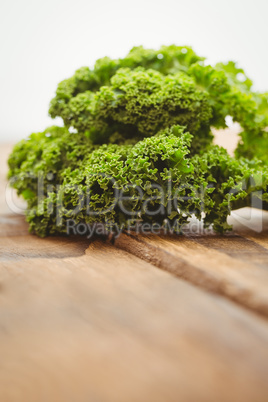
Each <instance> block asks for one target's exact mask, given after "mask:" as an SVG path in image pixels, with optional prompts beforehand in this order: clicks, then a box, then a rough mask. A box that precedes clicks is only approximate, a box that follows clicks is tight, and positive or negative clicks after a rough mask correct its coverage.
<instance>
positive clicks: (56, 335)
mask: <svg viewBox="0 0 268 402" xmlns="http://www.w3.org/2000/svg"><path fill="white" fill-rule="evenodd" d="M10 149H11V147H10V146H3V145H2V147H1V154H0V156H1V160H0V164H1V166H0V175H1V176H0V197H1V199H0V208H1V212H0V228H1V230H0V401H1V402H21V401H23V402H24V401H25V402H26V401H27V402H36V401H38V402H43V401H44V402H47V401H49V402H50V401H52V402H53V401H56V402H61V401H62V402H69V401H70V402H102V401H104V402H106V401H108V402H110V401H112V402H113V401H115V402H121V401H122V402H132V401H141V402H143V401H146V402H147V401H154V402H158V401H161V402H162V401H163V402H169V401H176V402H178V401H179V402H180V401H182V402H184V401H187V402H188V401H193V402H196V401H204V402H207V401H213V402H214V401H217V402H218V401H219V402H220V401H228V402H229V401H243V402H247V401H250V402H258V401H265V402H266V401H267V400H268V291H267V289H268V214H266V213H263V214H262V215H261V212H260V211H257V210H256V211H255V210H251V211H249V210H244V211H242V212H241V219H240V218H239V219H237V218H236V219H235V217H234V218H232V219H233V222H234V224H235V230H234V232H232V233H230V234H228V235H225V236H219V235H215V234H207V235H200V234H199V235H195V236H193V235H192V236H184V237H183V236H168V237H165V236H149V235H148V236H136V235H134V234H123V235H122V236H120V237H119V239H117V240H116V241H115V244H114V245H113V244H111V243H109V242H104V241H101V240H97V239H95V240H88V239H85V238H83V237H79V238H64V237H54V238H51V237H49V238H45V239H40V238H38V237H36V236H33V235H30V234H29V233H28V228H27V224H26V223H25V221H24V217H23V216H22V215H19V214H16V213H14V212H11V211H10V210H9V208H8V206H7V204H6V201H5V186H6V182H5V175H6V157H7V155H8V153H9V152H10ZM250 212H251V220H250V222H251V224H252V222H253V229H252V228H250V227H248V228H247V227H246V226H250V225H246V226H245V224H244V223H243V219H244V221H245V222H248V221H249V220H248V216H249V215H248V214H249V213H250ZM252 216H253V218H252ZM261 222H262V230H261V231H260V232H256V231H255V230H254V223H257V224H260V223H261ZM258 226H259V225H257V227H258Z"/></svg>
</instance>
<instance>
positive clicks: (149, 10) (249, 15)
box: [0, 0, 268, 142]
mask: <svg viewBox="0 0 268 402" xmlns="http://www.w3.org/2000/svg"><path fill="white" fill-rule="evenodd" d="M0 1H1V3H0V31H1V32H0V38H1V39H0V40H1V49H0V57H1V63H0V70H1V71H0V90H1V94H0V95H1V96H0V113H1V125H0V141H2V142H11V141H15V140H18V139H20V138H23V137H25V136H27V135H28V134H29V133H31V132H33V131H42V130H43V129H44V128H45V127H46V126H49V125H51V124H54V123H55V121H53V120H51V119H50V118H49V117H48V113H47V111H48V104H49V101H50V99H51V98H52V97H53V96H54V92H55V89H56V86H57V84H58V82H59V81H61V80H63V79H64V78H67V77H69V76H71V75H72V74H73V73H74V71H75V70H76V69H77V68H79V67H81V66H83V65H89V66H93V64H94V62H95V60H96V59H97V58H99V57H103V56H106V55H107V56H110V57H113V58H115V57H123V56H124V55H125V54H126V53H127V52H128V51H129V50H130V48H131V47H133V46H135V45H141V44H142V45H144V46H145V47H152V48H158V47H159V46H161V45H162V44H164V45H169V44H173V43H175V44H177V45H189V46H192V47H193V48H194V50H195V51H196V52H197V53H198V54H199V55H201V56H206V57H207V58H208V60H209V62H211V63H214V62H217V61H227V60H229V59H231V60H235V61H238V63H239V65H240V66H242V67H243V68H244V69H245V70H246V73H247V74H248V75H249V76H250V77H251V78H252V79H253V80H254V84H255V89H257V90H260V91H265V90H268V71H267V70H268V69H267V67H268V46H267V39H268V1H267V0H255V1H252V0H224V1H217V0H201V1H198V0H184V1H180V0H177V1H176V0H161V1H158V0H154V1H146V0H142V1H141V0H135V1H121V0H115V1H107V0H105V1H104V0H96V1H86V0H42V1H40V0H20V1H19V0H5V1H3V0H0ZM57 123H60V121H57Z"/></svg>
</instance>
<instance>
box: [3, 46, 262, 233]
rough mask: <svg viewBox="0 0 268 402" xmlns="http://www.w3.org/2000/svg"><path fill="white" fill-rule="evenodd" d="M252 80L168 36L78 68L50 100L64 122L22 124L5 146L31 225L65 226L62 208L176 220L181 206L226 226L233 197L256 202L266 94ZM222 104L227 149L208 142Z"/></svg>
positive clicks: (122, 220)
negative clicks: (158, 43) (229, 133)
mask: <svg viewBox="0 0 268 402" xmlns="http://www.w3.org/2000/svg"><path fill="white" fill-rule="evenodd" d="M251 86H252V82H251V81H250V80H249V79H248V78H247V77H246V75H245V73H244V71H243V70H242V69H238V68H237V67H236V65H235V64H234V63H233V62H229V63H227V64H217V65H216V66H215V67H212V66H206V65H205V64H204V58H201V57H199V56H197V55H196V54H195V53H194V51H193V50H192V49H191V48H189V47H177V46H174V45H172V46H163V47H162V48H161V49H160V50H158V51H155V50H150V49H149V50H148V49H144V48H143V47H136V48H133V49H132V50H131V51H130V53H129V54H128V55H127V56H126V57H125V58H123V59H118V60H111V59H109V58H107V57H105V58H103V59H100V60H98V61H97V62H96V64H95V67H94V68H93V69H89V68H87V67H83V68H81V69H79V70H77V71H76V73H75V74H74V76H73V77H71V78H69V79H67V80H64V81H62V82H61V83H60V84H59V86H58V88H57V91H56V96H55V98H54V99H52V101H51V104H50V108H49V113H50V115H51V117H56V116H60V117H61V118H62V119H63V122H64V127H55V126H53V127H50V128H48V129H46V130H45V131H44V132H42V133H33V134H32V135H31V136H30V137H29V138H28V139H26V140H23V141H21V142H20V143H18V144H17V145H16V146H15V147H14V149H13V152H12V154H11V155H10V157H9V168H10V171H9V177H10V178H11V184H12V185H13V187H14V188H16V189H17V191H18V193H19V194H21V195H22V196H23V197H24V198H25V199H26V200H27V203H28V208H27V211H26V215H27V220H28V222H29V223H30V230H31V231H32V232H34V233H37V234H38V235H40V236H46V235H49V234H55V233H68V224H69V222H70V221H71V220H72V221H74V222H75V223H76V224H79V223H85V224H88V225H94V224H96V223H97V224H98V223H102V224H104V225H105V227H106V228H107V230H110V231H113V230H114V227H115V226H116V225H117V226H120V228H123V229H124V228H126V227H130V226H131V227H133V226H134V225H135V224H137V223H138V222H143V223H148V224H149V225H150V227H153V226H154V225H159V226H161V227H165V226H168V225H169V227H171V226H172V227H175V228H176V230H177V231H180V230H181V228H182V227H183V225H185V224H187V222H188V221H189V218H190V217H191V216H192V215H195V216H196V217H197V218H198V219H200V220H201V219H203V221H204V224H205V226H209V225H211V224H213V227H214V229H215V230H217V231H219V232H223V231H225V230H227V229H230V227H229V226H228V225H227V223H226V220H227V217H228V215H229V214H230V211H231V210H232V209H236V208H240V207H243V206H250V205H251V199H252V197H254V196H255V197H259V198H260V199H261V200H262V201H264V202H267V187H268V167H266V166H265V165H268V156H267V148H268V147H267V145H268V137H267V134H268V133H267V129H266V128H267V126H268V103H267V94H257V93H255V92H253V91H252V90H251ZM226 116H232V118H233V120H234V121H237V122H239V123H240V125H241V127H242V132H241V139H240V142H239V144H238V147H237V150H236V158H232V157H230V156H229V155H228V153H227V152H226V150H224V149H223V148H219V147H217V146H215V145H213V144H212V141H213V135H212V133H211V128H212V127H216V128H221V127H222V128H224V127H226V124H225V118H226ZM245 158H248V159H245Z"/></svg>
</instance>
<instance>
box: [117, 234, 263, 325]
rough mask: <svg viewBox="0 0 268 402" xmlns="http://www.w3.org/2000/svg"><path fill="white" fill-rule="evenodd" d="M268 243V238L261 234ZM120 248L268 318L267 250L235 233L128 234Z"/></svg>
mask: <svg viewBox="0 0 268 402" xmlns="http://www.w3.org/2000/svg"><path fill="white" fill-rule="evenodd" d="M262 241H263V243H265V244H266V245H267V244H268V237H267V235H266V236H263V237H262ZM115 244H116V246H117V247H119V248H121V249H123V250H125V251H128V252H130V253H132V254H134V255H136V256H137V257H139V258H142V259H143V260H145V261H147V262H150V263H152V264H154V265H156V266H157V267H158V268H161V269H164V270H166V271H168V272H170V273H172V274H173V275H175V276H177V277H180V278H183V279H186V280H188V281H190V282H191V283H193V284H195V285H197V286H200V287H202V288H204V289H206V290H209V291H212V292H214V293H217V294H221V295H223V296H225V297H227V298H229V299H231V300H234V301H235V302H237V303H239V304H241V305H242V306H244V307H247V308H249V309H252V310H253V311H255V312H258V313H260V314H262V315H264V316H266V317H268V292H267V289H268V250H267V248H266V247H263V245H260V244H258V243H256V242H254V241H252V240H249V239H247V238H244V237H241V236H239V235H236V234H232V235H225V236H218V235H204V236H195V237H187V236H167V235H165V236H155V235H147V236H141V235H135V234H131V233H130V234H123V235H121V236H120V237H119V238H118V239H117V240H116V243H115Z"/></svg>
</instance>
